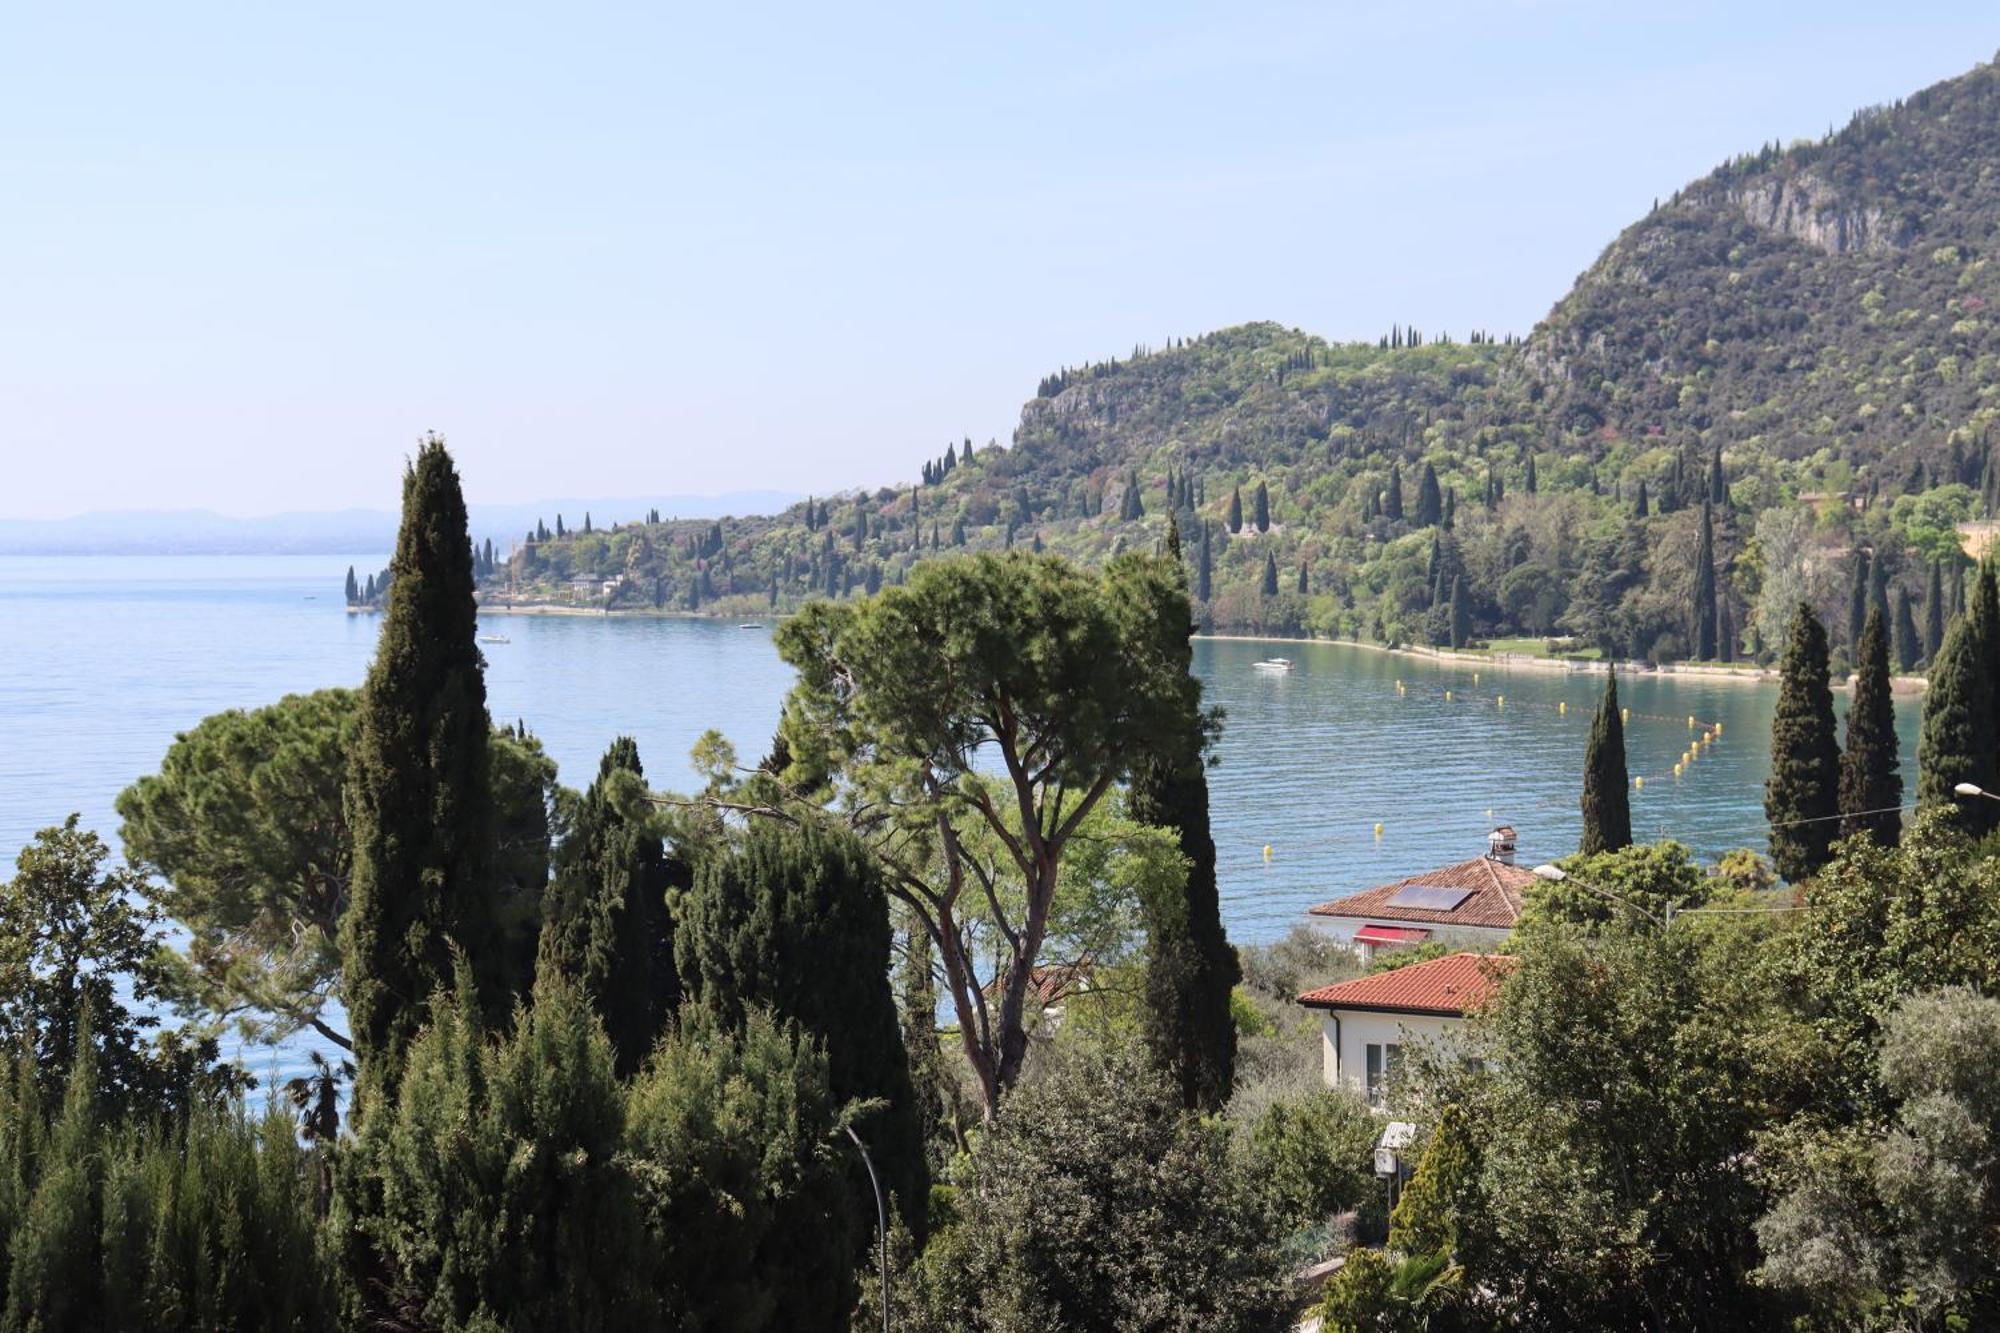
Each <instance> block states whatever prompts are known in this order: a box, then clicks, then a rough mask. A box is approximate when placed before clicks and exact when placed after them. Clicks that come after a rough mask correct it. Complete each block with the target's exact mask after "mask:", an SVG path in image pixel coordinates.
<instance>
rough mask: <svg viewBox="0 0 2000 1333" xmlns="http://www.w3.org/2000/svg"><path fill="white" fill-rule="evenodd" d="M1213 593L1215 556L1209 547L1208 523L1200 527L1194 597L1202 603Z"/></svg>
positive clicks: (1203, 522)
mask: <svg viewBox="0 0 2000 1333" xmlns="http://www.w3.org/2000/svg"><path fill="white" fill-rule="evenodd" d="M1214 593H1215V556H1214V552H1213V550H1212V549H1211V547H1210V545H1209V533H1208V521H1207V520H1206V519H1204V520H1203V521H1202V525H1201V563H1200V564H1199V565H1198V566H1196V568H1195V585H1194V595H1195V596H1196V597H1198V598H1200V599H1201V600H1202V601H1204V602H1205V601H1207V600H1209V598H1210V597H1212V596H1213V595H1214Z"/></svg>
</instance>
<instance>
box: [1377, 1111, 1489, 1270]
mask: <svg viewBox="0 0 2000 1333" xmlns="http://www.w3.org/2000/svg"><path fill="white" fill-rule="evenodd" d="M1478 1171H1479V1141H1478V1139H1477V1138H1476V1137H1474V1135H1473V1132H1472V1126H1471V1125H1470V1124H1469V1123H1467V1121H1466V1118H1465V1112H1464V1110H1463V1109H1461V1108H1460V1107H1458V1106H1456V1105H1452V1106H1447V1107H1445V1108H1444V1110H1443V1111H1441V1112H1440V1113H1439V1114H1438V1122H1437V1127H1436V1128H1435V1129H1433V1130H1432V1131H1431V1137H1430V1142H1429V1143H1427V1144H1425V1145H1424V1155H1423V1156H1422V1157H1421V1158H1420V1159H1418V1161H1417V1169H1416V1171H1415V1173H1414V1174H1412V1175H1411V1177H1410V1182H1409V1184H1407V1185H1405V1186H1404V1187H1403V1197H1402V1198H1401V1199H1399V1200H1397V1202H1396V1208H1395V1211H1394V1212H1392V1213H1390V1214H1389V1248H1390V1249H1392V1250H1396V1251H1399V1252H1401V1253H1403V1254H1407V1255H1432V1254H1446V1255H1455V1254H1457V1253H1458V1249H1459V1238H1460V1235H1461V1233H1462V1232H1463V1231H1464V1230H1465V1229H1466V1228H1468V1227H1474V1226H1477V1225H1478V1224H1479V1218H1478V1214H1477V1203H1476V1199H1475V1196H1474V1190H1475V1188H1476V1181H1477V1177H1478Z"/></svg>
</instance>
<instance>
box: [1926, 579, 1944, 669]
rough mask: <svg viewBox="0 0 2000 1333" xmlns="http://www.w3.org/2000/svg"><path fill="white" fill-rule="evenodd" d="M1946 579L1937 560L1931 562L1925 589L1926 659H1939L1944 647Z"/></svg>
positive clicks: (1929, 660) (1928, 660) (1927, 660)
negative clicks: (1928, 579) (1941, 649)
mask: <svg viewBox="0 0 2000 1333" xmlns="http://www.w3.org/2000/svg"><path fill="white" fill-rule="evenodd" d="M1944 621H1945V615H1944V579H1943V577H1942V575H1941V574H1940V573H1939V571H1938V566H1937V562H1936V561H1932V562H1931V572H1930V582H1929V583H1928V584H1927V585H1926V587H1925V589H1924V661H1926V662H1933V661H1936V660H1937V655H1938V650H1939V649H1940V648H1942V647H1944Z"/></svg>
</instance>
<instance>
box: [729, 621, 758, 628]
mask: <svg viewBox="0 0 2000 1333" xmlns="http://www.w3.org/2000/svg"><path fill="white" fill-rule="evenodd" d="M736 628H738V629H762V628H764V627H763V626H762V625H760V624H758V623H757V622H756V621H754V620H746V621H744V622H743V623H742V624H740V625H738V626H737V627H736Z"/></svg>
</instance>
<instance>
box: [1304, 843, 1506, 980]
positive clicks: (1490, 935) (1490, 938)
mask: <svg viewBox="0 0 2000 1333" xmlns="http://www.w3.org/2000/svg"><path fill="white" fill-rule="evenodd" d="M1514 843H1515V833H1514V830H1513V829H1512V828H1509V827H1507V826H1506V825H1502V826H1501V827H1499V828H1496V829H1494V830H1493V831H1492V832H1491V833H1489V834H1488V835H1487V837H1486V855H1484V856H1476V857H1474V858H1473V859H1472V860H1470V861H1460V862H1457V863H1456V864H1454V865H1448V866H1440V867H1439V868H1438V869H1436V870H1427V871H1425V872H1424V873H1423V874H1420V875H1411V876H1410V877H1409V878H1408V879H1399V880H1397V881H1395V882H1394V883H1392V884H1382V885H1378V886H1376V887H1375V888H1372V889H1364V890H1362V891H1361V892H1360V893H1352V894H1349V895H1348V896H1347V897H1345V898H1335V899H1334V900H1333V901H1332V902H1327V903H1321V904H1320V905H1319V906H1317V907H1314V908H1310V909H1308V911H1307V918H1308V919H1309V920H1310V921H1311V922H1312V924H1313V925H1314V926H1315V927H1317V928H1319V929H1320V930H1323V931H1325V932H1327V933H1328V934H1330V935H1332V936H1334V937H1335V938H1336V939H1339V940H1342V941H1344V942H1346V943H1348V944H1351V945H1353V946H1354V948H1355V950H1356V951H1357V952H1359V953H1360V954H1361V956H1362V958H1363V959H1364V960H1367V959H1372V958H1373V957H1374V956H1375V951H1376V950H1377V949H1395V948H1405V947H1408V946H1411V945H1416V944H1425V943H1430V942H1433V941H1435V942H1437V943H1440V944H1452V945H1461V946H1468V947H1471V948H1491V947H1492V946H1493V945H1495V944H1498V943H1500V942H1501V941H1502V940H1505V939H1506V938H1507V936H1508V935H1509V934H1511V933H1512V932H1513V929H1514V925H1515V923H1516V922H1518V921H1519V920H1520V919H1521V907H1522V895H1523V894H1524V893H1525V892H1526V891H1527V888H1528V886H1529V885H1531V884H1533V883H1534V882H1535V872H1534V871H1532V870H1530V869H1528V868H1527V867H1526V866H1521V865H1516V864H1515V863H1514Z"/></svg>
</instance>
